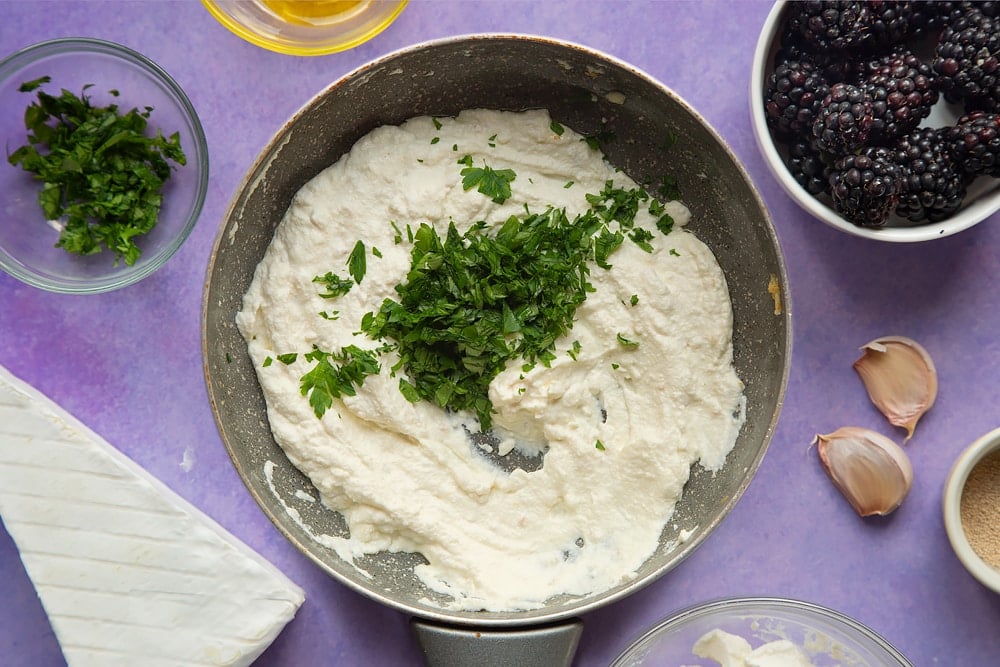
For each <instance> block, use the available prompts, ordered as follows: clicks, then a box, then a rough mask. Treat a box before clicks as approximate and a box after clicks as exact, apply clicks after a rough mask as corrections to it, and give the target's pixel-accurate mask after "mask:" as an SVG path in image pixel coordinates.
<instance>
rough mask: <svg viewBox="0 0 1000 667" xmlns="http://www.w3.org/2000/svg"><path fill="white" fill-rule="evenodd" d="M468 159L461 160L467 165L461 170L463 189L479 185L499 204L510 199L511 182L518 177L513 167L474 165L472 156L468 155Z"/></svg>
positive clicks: (480, 190) (480, 188) (479, 187)
mask: <svg viewBox="0 0 1000 667" xmlns="http://www.w3.org/2000/svg"><path fill="white" fill-rule="evenodd" d="M465 157H466V158H468V160H467V161H464V158H463V160H460V161H459V162H460V163H462V164H465V165H466V167H465V169H463V170H462V171H461V174H462V189H463V190H469V189H471V188H473V187H474V186H478V191H479V192H480V193H482V194H484V195H486V196H487V197H489V198H490V199H492V200H493V201H494V202H495V203H497V204H502V203H504V202H505V201H507V200H508V199H510V184H511V182H512V181H513V180H514V179H515V178H517V175H516V174H515V173H514V171H513V170H512V169H493V168H492V167H490V166H488V165H487V164H486V163H483V166H482V168H480V167H473V166H472V158H471V157H469V156H468V155H466V156H465Z"/></svg>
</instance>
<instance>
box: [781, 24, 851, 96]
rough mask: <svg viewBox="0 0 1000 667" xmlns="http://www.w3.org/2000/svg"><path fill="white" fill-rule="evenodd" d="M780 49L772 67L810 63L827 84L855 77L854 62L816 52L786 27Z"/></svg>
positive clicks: (826, 53)
mask: <svg viewBox="0 0 1000 667" xmlns="http://www.w3.org/2000/svg"><path fill="white" fill-rule="evenodd" d="M779 44H780V47H779V48H778V50H777V52H776V53H775V54H774V61H773V62H774V67H775V68H778V67H780V66H781V64H782V63H784V62H787V61H789V60H798V61H805V62H810V63H812V64H813V65H814V66H815V67H816V68H817V69H818V70H819V71H820V73H821V74H822V75H823V78H824V79H825V80H826V82H827V83H840V82H842V81H853V80H854V79H855V76H856V67H855V64H856V63H855V61H854V59H851V58H844V57H843V55H842V54H840V53H837V52H833V51H822V50H820V51H817V50H816V49H815V48H814V47H810V45H809V44H807V43H806V42H805V39H804V38H803V37H802V34H801V33H799V32H797V31H794V30H790V29H789V28H788V27H787V24H786V28H785V29H784V30H783V31H782V32H781V35H780V38H779Z"/></svg>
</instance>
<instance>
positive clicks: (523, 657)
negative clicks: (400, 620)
mask: <svg viewBox="0 0 1000 667" xmlns="http://www.w3.org/2000/svg"><path fill="white" fill-rule="evenodd" d="M410 625H411V626H412V627H413V631H414V633H416V635H417V641H419V642H420V648H421V650H422V651H423V655H424V662H425V663H426V664H427V666H428V667H458V666H459V665H462V666H465V665H476V666H477V667H507V666H508V665H516V666H517V667H569V664H570V663H571V662H572V660H573V654H574V653H576V645H577V643H578V642H579V641H580V633H581V632H583V621H581V620H579V619H570V620H569V621H566V622H563V623H558V624H555V625H544V626H537V627H522V628H517V629H511V630H504V629H499V630H493V629H486V628H482V627H478V628H477V627H459V626H451V625H440V624H437V623H432V622H430V621H427V620H423V619H416V618H414V619H412V620H411V621H410Z"/></svg>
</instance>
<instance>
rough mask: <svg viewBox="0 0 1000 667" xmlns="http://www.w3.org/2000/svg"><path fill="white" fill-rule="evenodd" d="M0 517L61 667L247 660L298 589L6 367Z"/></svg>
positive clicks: (277, 627)
mask: <svg viewBox="0 0 1000 667" xmlns="http://www.w3.org/2000/svg"><path fill="white" fill-rule="evenodd" d="M0 517H2V519H3V523H4V525H5V526H6V528H7V531H8V532H9V533H10V535H11V537H12V538H13V539H14V542H15V543H16V544H17V547H18V550H19V551H20V554H21V560H22V561H23V562H24V567H25V569H26V570H27V572H28V575H29V576H30V577H31V580H32V582H33V583H34V586H35V589H36V591H37V592H38V596H39V598H40V599H41V602H42V606H43V607H44V609H45V611H46V613H47V614H48V617H49V620H50V621H51V623H52V628H53V630H54V631H55V634H56V637H57V639H58V640H59V644H60V646H61V647H62V652H63V655H64V656H65V658H66V661H67V663H68V664H69V665H70V667H76V666H80V665H100V666H101V667H106V666H109V665H128V666H132V665H144V666H146V667H154V666H164V667H166V666H167V665H170V666H171V667H174V666H177V665H185V666H194V665H249V664H250V663H251V662H253V661H254V660H255V659H256V658H257V657H258V656H259V655H260V654H261V653H262V652H263V651H264V649H266V648H267V647H268V646H269V645H270V644H271V642H272V641H273V640H274V638H275V637H277V636H278V633H279V632H281V629H282V628H283V627H284V626H285V624H286V623H288V621H290V620H291V619H292V617H293V616H294V615H295V612H296V610H297V609H298V608H299V606H300V605H301V604H302V602H303V599H304V596H303V593H302V590H301V589H300V588H299V587H298V586H296V585H295V584H294V583H293V582H292V581H291V580H289V579H288V578H287V577H286V576H285V575H284V574H282V573H281V572H280V571H279V570H278V569H277V568H276V567H274V566H273V565H272V564H271V563H269V562H268V561H266V560H265V559H264V558H263V557H261V556H260V555H259V554H257V553H256V552H254V551H253V550H251V549H250V548H249V547H247V546H246V545H245V544H243V543H242V542H240V541H239V540H237V539H236V538H235V537H234V536H233V535H231V534H230V533H228V532H227V531H226V530H225V529H224V528H222V527H221V526H220V525H218V524H217V523H216V522H215V521H213V520H212V519H211V518H209V517H208V516H207V515H205V514H204V513H202V512H201V511H200V510H198V509H197V508H195V507H194V506H193V505H191V504H190V503H188V502H187V501H185V500H184V499H182V498H181V497H180V496H178V495H177V494H175V493H174V492H173V491H171V490H170V489H169V488H167V487H166V486H165V485H164V484H163V483H162V482H160V481H159V480H157V479H156V478H155V477H153V476H152V475H150V474H149V473H148V472H146V471H145V470H144V469H142V468H141V467H140V466H139V465H137V464H136V463H135V462H134V461H132V460H131V459H129V458H128V457H126V456H125V455H124V454H122V453H121V452H119V451H118V450H117V449H115V448H114V447H112V446H111V445H109V444H108V443H107V442H105V441H104V440H103V439H102V438H101V437H100V436H98V435H97V434H96V433H94V432H93V431H91V430H90V429H88V428H87V427H86V426H85V425H83V424H82V423H80V422H79V421H78V420H76V419H74V418H73V417H72V416H71V415H69V414H68V413H67V412H66V411H64V410H63V409H61V408H60V407H59V406H58V405H56V404H55V403H53V402H52V401H51V400H49V399H48V398H46V397H45V396H43V395H42V394H40V393H39V392H38V391H37V390H35V389H34V388H32V387H30V386H29V385H27V384H25V383H24V382H22V381H20V380H18V379H17V378H15V377H13V376H12V375H11V374H10V373H9V372H8V371H7V370H6V369H4V368H3V367H2V366H0Z"/></svg>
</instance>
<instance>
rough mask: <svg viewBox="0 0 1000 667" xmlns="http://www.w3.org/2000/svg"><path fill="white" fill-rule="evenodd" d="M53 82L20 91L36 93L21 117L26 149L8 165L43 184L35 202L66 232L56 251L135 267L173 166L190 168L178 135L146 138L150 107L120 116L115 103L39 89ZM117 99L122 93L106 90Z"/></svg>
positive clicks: (17, 152) (159, 134) (28, 84)
mask: <svg viewBox="0 0 1000 667" xmlns="http://www.w3.org/2000/svg"><path fill="white" fill-rule="evenodd" d="M50 80H51V79H50V78H49V77H47V76H46V77H42V78H40V79H36V80H34V81H29V82H26V83H23V84H21V86H20V87H19V89H18V90H20V91H21V92H34V91H36V90H37V99H36V101H34V102H32V103H31V104H30V105H29V106H28V108H27V109H26V110H25V113H24V125H25V128H26V129H27V130H28V143H27V144H25V145H23V146H21V147H20V148H18V149H17V150H15V151H14V152H13V153H11V154H10V155H8V156H7V161H8V162H9V163H10V164H12V165H14V166H20V167H21V168H22V169H23V170H24V171H26V172H29V173H31V174H34V177H35V179H37V180H39V181H42V183H43V186H42V189H41V191H40V192H39V193H38V203H39V204H40V206H41V208H42V212H43V213H44V214H45V217H46V218H47V219H48V220H52V221H58V222H59V223H60V225H61V231H60V233H59V240H58V241H57V242H56V244H55V245H56V247H59V248H63V249H64V250H66V251H67V252H70V253H73V254H77V255H92V254H96V253H98V252H100V251H101V250H102V249H105V248H106V249H107V250H110V251H112V252H113V253H114V255H115V260H114V261H115V264H117V263H118V261H119V260H124V262H125V264H127V265H129V266H131V265H133V264H135V262H136V261H137V260H138V259H139V257H140V255H141V254H142V252H141V250H140V249H139V246H138V245H136V239H137V238H138V237H140V236H142V235H143V234H146V233H147V232H149V231H150V230H152V229H153V227H155V226H156V222H157V218H158V217H159V213H160V208H161V205H162V203H163V196H162V193H161V190H162V188H163V185H164V183H165V182H166V181H167V179H169V178H170V175H171V171H172V169H173V167H172V166H171V164H170V163H171V162H173V163H174V164H175V165H183V164H186V162H187V158H186V157H185V155H184V151H183V150H182V149H181V144H180V135H179V134H178V133H177V132H175V133H173V134H172V135H170V136H169V137H164V136H163V134H162V132H161V131H159V130H157V132H156V134H155V136H147V132H146V130H147V125H148V119H149V116H150V114H151V112H152V111H153V109H152V107H144V108H143V110H141V111H140V110H139V109H135V108H133V109H131V110H130V111H127V112H124V113H122V112H121V111H120V110H119V108H118V106H117V105H116V104H109V105H108V106H95V105H93V104H92V103H91V101H90V98H89V97H88V96H87V94H86V93H87V89H88V88H90V87H91V86H90V85H87V86H84V87H83V91H82V92H81V93H80V95H79V96H77V95H75V94H74V93H71V92H70V91H68V90H65V89H63V90H62V91H61V93H60V94H59V95H58V96H53V95H50V94H48V93H46V92H45V91H43V90H40V87H41V86H42V85H44V84H46V83H48V82H49V81H50ZM109 92H110V93H111V94H112V95H113V96H115V97H117V96H118V91H115V90H112V91H109Z"/></svg>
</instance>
